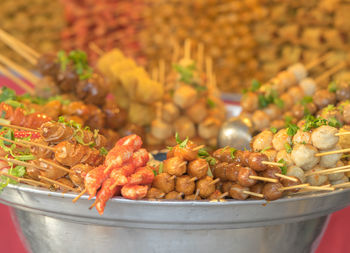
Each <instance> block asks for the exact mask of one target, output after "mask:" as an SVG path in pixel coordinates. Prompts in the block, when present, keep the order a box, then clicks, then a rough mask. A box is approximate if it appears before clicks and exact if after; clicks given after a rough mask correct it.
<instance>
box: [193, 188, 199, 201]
mask: <svg viewBox="0 0 350 253" xmlns="http://www.w3.org/2000/svg"><path fill="white" fill-rule="evenodd" d="M199 192H200V189H197V190H196V193H195V194H194V200H196V199H197V198H198V195H199Z"/></svg>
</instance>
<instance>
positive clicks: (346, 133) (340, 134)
mask: <svg viewBox="0 0 350 253" xmlns="http://www.w3.org/2000/svg"><path fill="white" fill-rule="evenodd" d="M349 134H350V132H339V133H336V134H335V135H334V136H342V135H349Z"/></svg>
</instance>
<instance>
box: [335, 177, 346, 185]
mask: <svg viewBox="0 0 350 253" xmlns="http://www.w3.org/2000/svg"><path fill="white" fill-rule="evenodd" d="M347 182H349V178H348V177H347V176H344V177H342V178H341V179H339V180H335V181H332V185H337V184H343V183H347Z"/></svg>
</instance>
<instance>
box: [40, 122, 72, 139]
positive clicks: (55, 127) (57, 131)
mask: <svg viewBox="0 0 350 253" xmlns="http://www.w3.org/2000/svg"><path fill="white" fill-rule="evenodd" d="M40 130H41V135H42V137H43V139H44V140H45V141H47V142H50V143H53V144H55V143H60V142H62V141H66V140H70V139H71V138H72V137H73V135H74V130H73V128H71V127H69V126H66V125H65V124H59V123H54V122H46V123H44V124H42V125H41V127H40Z"/></svg>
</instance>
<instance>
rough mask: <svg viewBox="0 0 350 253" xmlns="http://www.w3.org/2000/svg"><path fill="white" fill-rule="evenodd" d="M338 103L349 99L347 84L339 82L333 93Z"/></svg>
mask: <svg viewBox="0 0 350 253" xmlns="http://www.w3.org/2000/svg"><path fill="white" fill-rule="evenodd" d="M335 95H336V97H337V100H338V101H344V100H348V99H350V85H349V83H348V82H341V83H339V84H338V85H337V90H336V92H335Z"/></svg>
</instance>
